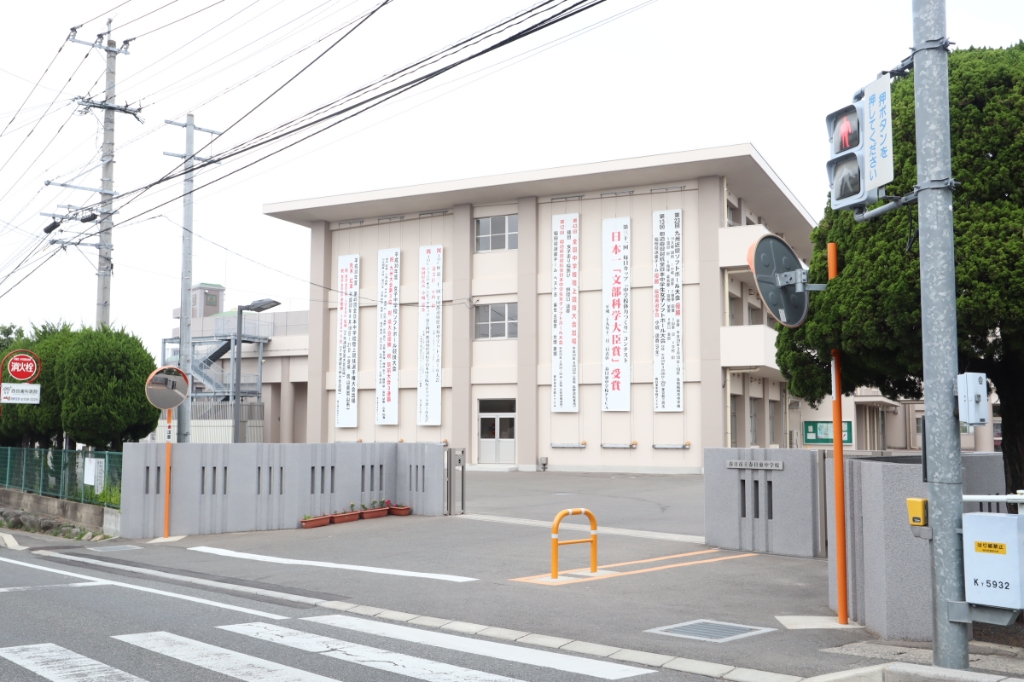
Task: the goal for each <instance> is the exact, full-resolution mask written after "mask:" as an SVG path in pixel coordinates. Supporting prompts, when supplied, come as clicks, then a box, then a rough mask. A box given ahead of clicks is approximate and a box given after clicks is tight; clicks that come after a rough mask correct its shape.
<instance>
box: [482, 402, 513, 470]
mask: <svg viewBox="0 0 1024 682" xmlns="http://www.w3.org/2000/svg"><path fill="white" fill-rule="evenodd" d="M515 461H516V416H515V415H514V414H482V415H480V463H481V464H514V463H515Z"/></svg>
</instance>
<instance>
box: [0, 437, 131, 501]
mask: <svg viewBox="0 0 1024 682" xmlns="http://www.w3.org/2000/svg"><path fill="white" fill-rule="evenodd" d="M121 454H122V453H120V452H89V451H85V450H53V449H43V448H5V447H0V486H2V487H4V488H9V489H11V490H21V491H22V492H27V493H36V494H38V495H46V496H47V497H58V498H60V499H63V500H73V501H75V502H85V503H88V504H98V505H103V506H104V507H111V508H113V509H120V508H121Z"/></svg>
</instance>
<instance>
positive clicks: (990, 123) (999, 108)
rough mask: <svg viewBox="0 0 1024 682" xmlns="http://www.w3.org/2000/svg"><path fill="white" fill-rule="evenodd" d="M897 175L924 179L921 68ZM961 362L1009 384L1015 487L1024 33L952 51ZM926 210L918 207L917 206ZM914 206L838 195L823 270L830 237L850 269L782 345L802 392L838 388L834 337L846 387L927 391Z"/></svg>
mask: <svg viewBox="0 0 1024 682" xmlns="http://www.w3.org/2000/svg"><path fill="white" fill-rule="evenodd" d="M892 95H893V101H892V115H893V142H894V161H895V167H896V179H895V181H894V182H893V183H892V184H891V185H889V186H888V187H887V193H888V194H906V193H909V192H910V191H911V190H912V189H913V187H914V185H916V184H917V166H916V159H917V157H916V148H915V128H914V83H913V75H912V74H911V75H910V76H907V77H904V78H899V79H897V80H896V81H895V82H894V83H893V90H892ZM949 101H950V129H951V130H950V132H951V134H952V161H953V175H954V178H955V179H956V180H957V181H958V182H961V183H962V186H961V187H959V188H958V189H957V190H956V191H955V192H954V197H953V219H954V229H955V233H956V234H955V249H956V283H957V325H958V352H959V363H960V371H961V372H967V371H977V372H985V373H986V374H987V375H988V378H989V380H990V381H991V382H992V384H993V387H994V388H995V390H996V392H997V393H998V394H999V400H1000V405H1001V409H1002V417H1003V422H1002V428H1003V452H1004V462H1005V473H1006V484H1007V487H1008V489H1009V490H1017V489H1022V488H1024V266H1022V264H1024V41H1022V42H1021V43H1019V44H1017V45H1015V46H1013V47H1010V48H1006V49H974V48H971V49H969V50H958V51H955V52H953V53H952V54H951V55H950V59H949ZM913 212H914V213H916V211H913ZM910 218H911V216H910V215H908V211H906V210H902V209H901V210H899V211H894V212H892V213H889V214H887V215H886V216H884V217H882V218H879V219H876V220H873V221H870V222H866V223H860V224H856V223H854V221H853V218H852V215H851V214H850V213H849V212H845V211H844V212H838V211H836V212H834V211H832V209H831V207H830V206H826V208H825V217H824V218H823V219H822V221H821V223H819V225H818V227H816V228H815V229H814V230H813V231H812V232H811V240H812V241H813V243H814V252H813V256H812V259H811V264H810V268H811V269H810V273H809V279H810V281H814V282H824V281H825V280H826V279H827V277H826V275H827V264H826V243H827V242H836V243H837V245H838V253H839V269H840V275H839V277H838V278H836V279H835V280H833V281H832V282H831V283H830V284H829V285H828V289H827V290H826V291H825V292H822V293H816V294H812V296H811V307H810V313H809V316H808V321H807V323H806V324H805V325H804V326H803V327H801V328H799V329H782V330H781V332H780V334H779V337H778V340H777V343H776V346H777V350H778V353H777V360H778V364H779V367H780V369H781V370H782V372H783V374H784V375H785V376H786V378H787V380H788V381H789V382H790V383H789V389H790V391H791V392H792V393H793V394H794V395H797V396H800V397H803V398H804V399H806V400H808V401H809V402H811V404H813V405H816V404H818V402H820V401H821V399H822V398H823V397H824V396H825V394H826V393H827V392H829V391H830V390H831V388H830V377H829V360H830V356H829V349H831V348H840V349H841V350H842V353H843V388H844V389H845V390H846V391H847V392H852V391H853V389H855V388H857V387H859V386H872V387H876V388H878V389H880V390H881V391H882V393H883V394H884V395H886V396H887V397H889V398H893V399H896V398H899V397H904V398H918V397H920V396H921V392H922V391H921V377H922V360H921V287H920V263H919V261H918V246H917V245H916V243H915V244H912V245H911V246H910V248H909V250H908V238H911V237H912V236H913V233H914V228H915V227H916V222H915V223H913V224H912V223H911V220H910Z"/></svg>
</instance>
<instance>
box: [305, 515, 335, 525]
mask: <svg viewBox="0 0 1024 682" xmlns="http://www.w3.org/2000/svg"><path fill="white" fill-rule="evenodd" d="M330 522H331V517H330V516H315V517H313V518H311V519H302V527H303V528H319V527H320V526H326V525H327V524H329V523H330Z"/></svg>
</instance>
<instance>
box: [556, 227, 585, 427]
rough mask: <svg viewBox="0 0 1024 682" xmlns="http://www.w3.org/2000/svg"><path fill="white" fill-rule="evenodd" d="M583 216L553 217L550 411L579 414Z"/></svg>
mask: <svg viewBox="0 0 1024 682" xmlns="http://www.w3.org/2000/svg"><path fill="white" fill-rule="evenodd" d="M579 256H580V214H579V213H566V214H563V215H554V216H551V411H552V412H579V411H580V405H579V366H580V362H579V361H580V344H579V331H580V324H579V322H580V314H579V291H580V286H579V282H580V277H579V275H580V258H579Z"/></svg>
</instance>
